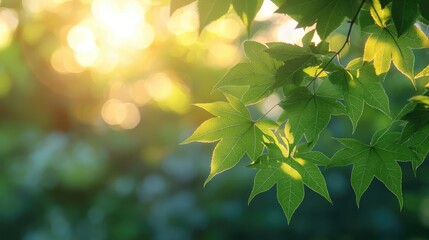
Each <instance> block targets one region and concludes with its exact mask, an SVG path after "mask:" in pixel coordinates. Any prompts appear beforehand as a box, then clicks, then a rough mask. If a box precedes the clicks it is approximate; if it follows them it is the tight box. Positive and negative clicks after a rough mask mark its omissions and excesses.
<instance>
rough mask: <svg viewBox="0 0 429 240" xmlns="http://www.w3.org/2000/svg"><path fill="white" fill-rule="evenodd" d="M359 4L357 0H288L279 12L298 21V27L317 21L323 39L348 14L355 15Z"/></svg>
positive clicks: (318, 31)
mask: <svg viewBox="0 0 429 240" xmlns="http://www.w3.org/2000/svg"><path fill="white" fill-rule="evenodd" d="M357 4H358V1H356V0H288V1H286V2H285V3H284V4H283V5H282V6H281V7H280V8H279V9H278V10H277V12H278V13H285V14H288V15H290V16H291V17H292V18H294V19H295V20H296V21H297V22H298V26H297V27H308V26H311V25H313V24H314V23H317V25H316V31H317V33H318V34H319V36H320V38H321V39H322V40H323V39H326V38H327V37H328V35H329V34H330V33H331V32H332V31H334V30H335V29H337V28H338V27H339V26H340V25H341V23H342V22H343V20H344V18H345V17H346V16H347V17H348V18H350V19H351V18H352V17H353V15H354V14H355V13H356V11H357Z"/></svg>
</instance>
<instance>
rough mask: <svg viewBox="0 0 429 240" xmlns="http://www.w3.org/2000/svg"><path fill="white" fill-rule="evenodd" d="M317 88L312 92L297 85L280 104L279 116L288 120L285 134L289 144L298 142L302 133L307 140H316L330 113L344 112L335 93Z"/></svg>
mask: <svg viewBox="0 0 429 240" xmlns="http://www.w3.org/2000/svg"><path fill="white" fill-rule="evenodd" d="M327 84H329V83H327ZM319 89H320V90H319ZM319 89H318V91H316V93H312V92H310V91H309V90H308V89H307V88H305V87H298V88H296V89H294V90H292V91H291V92H290V93H289V94H288V95H287V96H286V97H285V98H284V100H283V101H282V103H281V104H280V106H281V107H282V108H283V109H284V112H283V114H282V116H281V117H280V118H281V120H286V119H287V120H288V123H287V125H288V127H289V129H288V130H289V133H288V134H287V136H288V140H289V141H290V143H291V144H297V143H299V141H300V139H301V137H302V136H303V135H304V134H305V138H306V139H307V142H313V141H316V140H317V139H318V137H319V135H320V132H321V131H322V130H323V129H324V128H325V127H326V126H327V125H328V123H329V121H330V119H331V115H338V114H344V106H343V105H342V104H341V103H339V102H338V101H337V99H336V94H335V93H333V92H327V91H323V88H322V87H320V88H319Z"/></svg>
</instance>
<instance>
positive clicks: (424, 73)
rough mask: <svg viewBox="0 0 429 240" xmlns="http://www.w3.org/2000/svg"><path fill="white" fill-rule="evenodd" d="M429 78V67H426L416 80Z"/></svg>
mask: <svg viewBox="0 0 429 240" xmlns="http://www.w3.org/2000/svg"><path fill="white" fill-rule="evenodd" d="M427 76H429V65H428V66H426V67H425V69H423V70H422V71H421V72H419V73H418V74H417V75H416V78H421V77H427Z"/></svg>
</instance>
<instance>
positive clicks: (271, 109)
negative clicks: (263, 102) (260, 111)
mask: <svg viewBox="0 0 429 240" xmlns="http://www.w3.org/2000/svg"><path fill="white" fill-rule="evenodd" d="M280 103H282V101H280V102H279V103H277V104H276V105H274V106H272V107H271V108H270V109H269V110H268V111H267V112H266V113H264V115H262V116H261V117H259V118H258V120H256V122H259V121H260V120H261V119H262V118H264V117H266V116H267V115H268V113H270V112H271V111H273V109H274V108H275V107H277V106H278V105H280Z"/></svg>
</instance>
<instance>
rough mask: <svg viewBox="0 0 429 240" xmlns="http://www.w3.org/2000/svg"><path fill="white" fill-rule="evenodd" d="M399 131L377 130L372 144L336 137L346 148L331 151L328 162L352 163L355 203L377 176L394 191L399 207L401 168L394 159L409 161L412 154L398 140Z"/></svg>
mask: <svg viewBox="0 0 429 240" xmlns="http://www.w3.org/2000/svg"><path fill="white" fill-rule="evenodd" d="M381 131H383V130H381ZM399 135H400V134H399V133H391V132H384V134H382V135H380V134H377V133H376V134H374V137H373V140H372V141H371V144H365V143H362V142H360V141H358V140H355V139H349V138H341V139H337V140H338V141H339V142H340V143H341V144H342V145H344V147H345V148H343V149H341V150H339V151H338V152H337V153H335V154H334V156H333V157H332V159H331V166H346V165H350V164H353V170H352V177H351V182H352V187H353V190H354V191H355V194H356V203H357V205H358V206H359V202H360V199H361V197H362V195H363V194H364V193H365V191H366V190H367V189H368V187H369V185H370V184H371V182H372V180H373V179H374V177H376V178H377V179H379V180H380V181H381V182H382V183H383V184H384V185H385V186H386V187H387V188H388V189H389V190H390V191H391V192H392V193H393V194H395V196H396V197H397V198H398V201H399V206H400V208H402V205H403V199H402V170H401V167H400V166H399V164H398V163H397V161H412V160H413V159H414V155H413V153H412V151H411V150H410V149H408V148H407V147H405V146H404V145H402V144H399V143H398V139H399ZM375 136H377V137H375Z"/></svg>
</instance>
